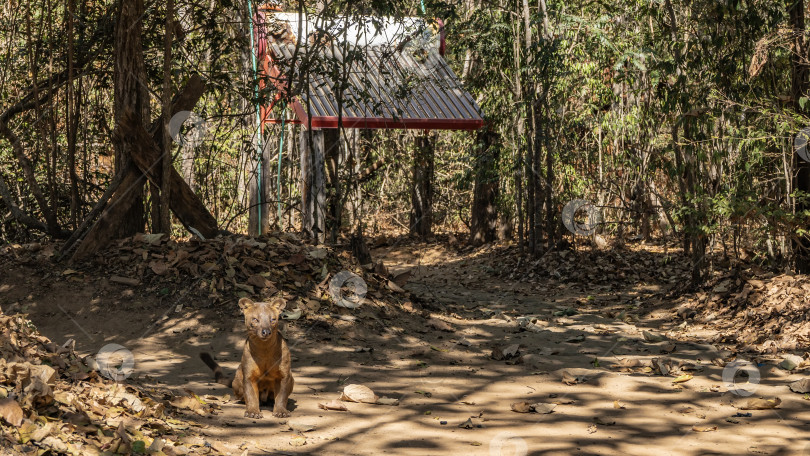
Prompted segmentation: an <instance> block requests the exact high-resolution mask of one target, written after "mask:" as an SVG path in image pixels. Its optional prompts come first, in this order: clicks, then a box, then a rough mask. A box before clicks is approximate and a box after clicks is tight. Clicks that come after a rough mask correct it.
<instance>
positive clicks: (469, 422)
mask: <svg viewBox="0 0 810 456" xmlns="http://www.w3.org/2000/svg"><path fill="white" fill-rule="evenodd" d="M458 427H460V428H462V429H472V428H474V427H475V425H474V424H473V422H472V418H467V421H465V422H463V423H461V424H459V425H458Z"/></svg>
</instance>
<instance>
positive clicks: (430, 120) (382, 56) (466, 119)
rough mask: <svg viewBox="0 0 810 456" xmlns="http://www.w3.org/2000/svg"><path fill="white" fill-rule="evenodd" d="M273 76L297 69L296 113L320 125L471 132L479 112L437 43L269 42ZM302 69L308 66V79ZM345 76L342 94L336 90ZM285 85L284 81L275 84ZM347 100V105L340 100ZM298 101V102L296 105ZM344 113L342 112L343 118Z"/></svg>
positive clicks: (479, 121)
mask: <svg viewBox="0 0 810 456" xmlns="http://www.w3.org/2000/svg"><path fill="white" fill-rule="evenodd" d="M267 49H268V50H269V55H268V57H269V58H270V62H269V63H270V65H271V68H272V70H271V71H270V73H271V74H274V73H275V74H276V75H278V74H279V73H277V72H276V71H278V72H280V74H281V75H286V74H287V73H288V71H289V69H290V66H291V65H293V64H295V68H294V72H295V74H296V80H297V79H298V78H301V77H308V79H309V80H308V81H306V80H305V81H303V83H302V84H295V83H294V84H293V87H296V86H297V85H298V86H299V90H300V93H297V94H296V98H297V99H296V100H295V102H294V103H293V104H294V106H293V109H294V112H295V113H296V116H297V117H298V119H299V120H300V121H302V122H308V121H309V119H308V118H309V117H311V118H312V119H311V120H312V126H313V127H315V128H336V127H337V126H338V117H340V123H341V124H342V125H343V127H345V128H418V129H451V130H465V129H469V130H473V129H478V128H481V126H483V119H482V117H481V114H480V108H479V107H478V105H477V104H476V103H475V100H473V98H472V96H471V95H470V94H469V93H467V92H466V91H465V90H464V89H463V88H462V87H461V84H460V82H459V80H458V78H456V76H455V74H454V73H453V71H452V70H451V69H450V67H449V66H448V64H447V62H445V60H444V59H443V58H442V56H441V55H439V51H438V49H437V48H436V47H434V46H424V47H423V46H403V45H401V42H400V44H399V45H374V44H366V45H363V46H359V45H356V44H350V43H336V42H335V41H334V39H333V41H332V42H330V43H326V44H320V45H316V46H303V45H302V46H301V47H299V49H298V54H297V55H296V59H295V60H296V62H293V55H294V54H295V49H296V45H295V44H291V43H289V42H284V41H281V40H275V39H274V38H273V37H272V36H270V37H268V43H267ZM302 67H306V69H307V71H305V72H304V73H305V74H304V75H303V76H302V75H301V74H300V73H301V71H302ZM343 79H345V86H344V90H343V96H342V97H338V95H337V92H338V90H337V87H336V85H337V84H339V83H340V81H341V80H343ZM276 82H277V84H278V86H279V87H281V86H282V82H281V81H280V80H278V81H276ZM338 98H341V101H342V103H339V101H338ZM296 104H297V105H296ZM338 111H340V115H339V114H338Z"/></svg>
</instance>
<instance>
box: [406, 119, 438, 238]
mask: <svg viewBox="0 0 810 456" xmlns="http://www.w3.org/2000/svg"><path fill="white" fill-rule="evenodd" d="M411 185H412V187H411V214H410V221H409V224H410V227H411V233H412V234H417V235H419V236H422V237H425V236H429V235H430V234H431V232H432V230H433V226H432V225H433V144H432V143H431V141H430V136H428V133H427V132H426V133H425V134H424V136H419V137H417V138H416V153H415V154H414V158H413V182H412V184H411Z"/></svg>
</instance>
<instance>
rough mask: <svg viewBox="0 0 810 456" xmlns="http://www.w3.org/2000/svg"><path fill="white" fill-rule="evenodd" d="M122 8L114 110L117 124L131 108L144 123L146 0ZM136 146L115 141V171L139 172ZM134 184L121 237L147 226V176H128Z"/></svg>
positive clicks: (146, 112)
mask: <svg viewBox="0 0 810 456" xmlns="http://www.w3.org/2000/svg"><path fill="white" fill-rule="evenodd" d="M120 4H121V10H120V12H119V16H118V24H117V25H116V28H115V69H114V74H113V80H114V98H115V101H114V110H115V125H118V123H119V122H120V120H121V116H122V115H123V113H124V112H125V111H127V110H132V111H133V112H134V113H135V115H136V118H137V119H138V121H139V122H140V123H141V125H143V122H144V120H145V119H149V92H148V90H147V85H146V83H147V79H146V66H145V65H144V60H143V46H142V44H141V20H142V17H143V14H144V6H143V0H130V1H124V0H122V1H121V2H120ZM131 155H132V146H131V145H129V144H126V143H116V144H115V172H116V174H120V173H123V172H125V170H127V169H131V170H133V172H135V166H134V165H130V164H129V163H130V162H131ZM126 182H127V183H131V184H132V187H131V188H127V187H125V188H124V190H125V191H128V192H130V194H131V197H132V204H131V205H129V206H130V207H129V209H128V210H127V211H126V212H125V213H122V214H121V219H120V222H121V223H120V229H119V231H118V233H117V235H118V236H119V237H126V236H131V235H133V234H135V233H138V232H141V231H143V229H144V224H145V218H144V205H143V185H144V182H145V180H143V179H128V180H127V181H126Z"/></svg>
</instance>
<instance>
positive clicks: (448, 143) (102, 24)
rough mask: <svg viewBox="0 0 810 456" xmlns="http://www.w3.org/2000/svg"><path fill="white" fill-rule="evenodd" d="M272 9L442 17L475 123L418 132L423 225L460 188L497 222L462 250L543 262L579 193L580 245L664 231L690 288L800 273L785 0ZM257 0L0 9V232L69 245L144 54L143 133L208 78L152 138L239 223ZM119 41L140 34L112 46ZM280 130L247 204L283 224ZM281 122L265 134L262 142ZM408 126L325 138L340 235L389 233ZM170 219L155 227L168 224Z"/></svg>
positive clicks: (800, 14)
mask: <svg viewBox="0 0 810 456" xmlns="http://www.w3.org/2000/svg"><path fill="white" fill-rule="evenodd" d="M288 3H290V4H288V5H284V8H285V10H288V11H301V12H310V13H313V14H315V13H317V14H320V15H323V16H325V17H330V16H334V17H337V16H361V15H375V16H394V17H401V16H425V17H438V18H442V19H443V21H444V23H445V26H446V33H447V45H448V52H447V55H446V58H447V60H448V62H449V63H450V64H451V66H452V67H453V69H454V70H455V72H456V74H457V75H458V76H459V77H460V78H461V80H462V81H463V83H464V85H465V87H466V88H467V90H469V91H470V92H471V93H472V95H473V96H474V97H475V99H476V101H477V102H478V103H479V105H480V106H481V108H482V111H483V113H484V115H485V117H486V120H487V122H488V126H487V132H486V134H481V133H479V134H475V133H470V132H455V133H450V132H433V133H431V134H430V140H431V141H433V143H434V153H435V170H436V172H435V176H434V179H435V181H434V195H433V204H434V208H433V210H434V230H436V231H439V230H449V231H454V232H459V231H467V232H468V231H469V225H470V224H471V210H472V206H473V205H472V203H473V200H474V195H473V193H475V192H486V193H485V194H486V195H487V198H488V200H490V201H492V202H494V205H495V208H496V209H497V221H498V222H497V227H495V226H487V227H485V229H483V230H482V231H481V230H479V231H481V232H480V233H473V234H474V235H473V236H471V237H470V240H471V242H487V241H491V240H494V239H495V238H496V237H500V238H501V239H504V240H512V241H515V242H516V243H517V244H518V245H519V246H520V248H521V249H522V250H523V251H524V252H526V253H528V254H533V255H541V254H543V253H544V252H546V251H547V250H548V249H551V248H555V247H558V246H560V245H561V244H563V243H564V242H563V239H564V238H569V239H570V236H571V234H570V233H569V232H568V231H566V230H565V228H564V227H563V220H562V218H561V216H562V209H563V207H564V206H565V205H566V204H567V203H568V202H569V201H571V200H574V199H585V200H588V201H592V202H593V203H594V205H595V206H597V207H599V208H600V209H601V213H602V220H603V223H602V224H601V225H600V228H599V230H598V232H597V234H596V235H595V236H591V237H590V241H589V242H593V243H595V244H597V245H601V244H603V243H606V242H610V243H613V244H614V245H615V246H616V247H620V246H621V245H622V244H623V243H625V242H629V241H633V240H644V241H649V240H652V239H654V238H664V239H667V240H669V241H677V242H678V243H679V245H681V246H682V247H683V249H684V253H685V254H687V255H690V256H691V258H692V263H693V272H692V276H693V279H694V280H700V279H701V277H702V276H703V274H704V273H705V270H706V268H707V267H708V266H707V261H706V259H705V258H706V257H705V253H706V252H713V253H718V254H720V255H722V256H723V257H724V258H725V259H726V260H728V261H736V260H738V259H742V260H754V261H758V262H760V263H762V264H766V265H769V266H772V267H778V268H783V267H792V268H797V269H799V270H802V269H805V268H806V264H807V261H806V260H804V257H805V256H807V255H806V254H805V252H804V249H803V244H804V242H803V239H804V237H805V236H806V235H807V231H806V227H807V226H808V225H807V222H808V220H807V219H808V217H807V211H806V210H804V209H805V208H806V207H807V193H806V192H807V191H808V190H809V189H810V175H807V173H808V170H807V169H806V167H807V166H808V165H807V164H806V163H805V162H804V161H802V160H801V158H800V157H799V156H797V154H796V153H795V150H794V145H793V144H794V137H795V136H796V134H797V133H798V132H799V131H800V130H801V129H802V128H803V127H804V126H806V123H807V117H806V113H807V109H810V106H808V100H810V98H809V97H810V91H808V89H810V54H809V53H810V47H808V43H807V38H808V37H807V31H806V28H805V19H806V11H805V5H804V2H803V0H799V1H797V0H784V1H762V0H720V1H718V0H691V1H681V2H673V1H670V0H643V1H642V0H622V1H618V2H589V1H558V0H538V1H529V0H522V1H521V0H517V1H508V2H506V1H477V0H472V1H460V2H444V1H442V2H438V1H431V0H428V1H424V2H414V1H408V2H388V1H385V2H381V1H351V2H349V1H331V2H327V1H322V2H317V3H315V2H304V1H300V2H297V3H293V2H288ZM256 6H257V5H256V4H255V3H253V4H251V5H249V4H248V3H247V2H246V1H242V0H234V1H231V0H221V1H216V0H209V1H184V0H178V1H169V2H165V1H160V2H158V1H145V2H144V1H142V0H133V1H127V0H124V1H123V2H116V1H95V0H66V1H62V2H55V1H52V0H35V1H30V2H21V1H16V0H10V1H6V2H5V3H4V4H3V5H2V6H0V42H2V46H0V163H2V168H0V215H1V216H2V219H0V239H1V240H2V241H4V242H11V241H21V240H26V239H32V238H35V237H39V236H41V235H42V234H46V235H48V236H50V237H54V238H68V237H70V236H71V234H72V233H74V232H75V231H77V230H79V231H82V230H85V229H87V226H86V225H87V224H86V223H83V222H86V220H87V219H88V218H92V217H95V216H97V215H98V214H97V211H96V212H95V213H94V208H96V207H97V205H98V202H99V201H100V200H102V199H103V197H104V195H105V192H106V191H107V190H108V188H109V187H110V185H111V184H112V183H113V182H114V180H115V176H116V173H119V174H120V173H121V172H122V171H121V169H122V168H123V166H124V164H123V163H122V159H121V156H122V155H121V148H122V146H121V145H120V144H118V145H116V144H115V140H114V136H115V133H114V132H115V130H116V124H117V122H118V121H119V120H120V117H119V115H118V111H119V109H118V108H120V106H119V107H118V108H117V107H116V103H121V102H122V97H121V93H124V92H122V91H121V85H122V84H124V83H125V82H126V79H127V78H126V77H122V76H121V75H120V74H117V71H120V69H121V68H122V62H123V63H125V62H128V61H129V62H143V64H142V66H141V65H134V66H133V67H132V68H135V70H136V71H137V72H138V73H140V74H137V75H135V76H137V77H136V80H137V83H136V84H135V86H136V87H137V89H135V91H136V92H140V96H141V98H140V101H139V102H138V103H135V104H137V105H138V106H139V110H140V114H141V115H142V116H143V118H144V119H145V122H146V123H151V122H158V125H159V123H160V121H161V118H162V117H161V114H160V113H161V108H162V107H166V106H167V103H168V102H169V99H170V98H171V97H172V96H173V95H174V94H176V93H177V92H178V91H179V90H180V88H181V87H183V86H184V84H186V82H187V81H188V80H189V78H190V77H191V75H192V74H199V75H201V76H202V78H203V79H204V80H205V81H206V85H205V91H204V93H203V96H202V98H201V101H200V102H199V103H198V104H197V105H196V107H195V108H194V112H195V113H196V114H198V115H199V116H200V117H199V118H197V119H196V120H195V122H192V123H187V124H186V125H185V126H184V127H183V128H184V129H183V132H182V135H183V137H184V138H186V140H185V141H175V142H172V141H165V142H164V145H165V144H172V149H171V150H172V152H173V154H174V158H173V160H172V164H173V166H174V167H175V168H176V169H177V170H178V171H179V172H180V173H181V174H182V176H183V177H184V179H185V180H186V182H187V183H188V184H189V186H190V187H191V188H192V189H193V190H194V191H195V192H196V193H197V194H198V195H199V196H200V198H201V199H202V201H203V203H204V204H205V206H206V207H207V208H208V209H209V210H210V211H211V213H212V214H213V215H214V217H215V218H216V220H217V221H218V225H219V228H220V229H222V230H227V231H231V232H244V233H247V232H249V220H250V211H251V208H252V207H253V206H255V203H252V202H251V196H250V194H249V192H248V189H249V187H250V184H249V181H250V180H251V176H252V175H254V174H255V168H256V163H255V144H256V125H255V121H256V120H255V105H256V103H257V102H263V101H264V100H266V99H268V98H269V97H272V96H273V94H272V93H271V92H267V93H265V92H256V91H255V90H254V87H255V86H256V84H255V83H256V81H255V79H254V76H253V73H252V72H251V68H250V64H249V55H250V46H251V44H250V33H249V30H250V28H249V27H250V13H249V11H251V8H256ZM127 9H130V11H129V12H128V13H127V14H122V11H124V10H127ZM122 17H125V18H129V20H130V22H128V23H126V24H124V25H126V26H127V27H123V26H122V20H123V19H122ZM133 35H134V36H137V37H139V38H140V39H139V40H137V41H139V42H138V43H136V45H134V46H133V47H130V48H128V49H121V46H120V44H121V43H130V44H132V42H131V41H126V39H125V38H126V37H127V36H129V37H131V36H133ZM116 43H118V45H117V44H116ZM124 51H126V53H125V52H124ZM128 71H129V70H128ZM122 81H124V82H122ZM144 100H145V101H144ZM167 120H168V119H164V122H165V124H166V125H168V122H167ZM195 126H196V131H190V130H194V129H195ZM284 128H285V129H286V130H287V131H285V132H284V136H285V138H288V139H287V142H286V148H285V149H284V153H283V154H282V157H281V158H282V163H281V170H282V172H281V178H280V180H279V181H278V182H280V184H281V185H280V188H277V185H278V184H277V181H275V180H273V181H271V182H268V189H267V200H266V201H267V204H269V205H271V206H272V207H273V208H275V205H276V204H277V203H278V202H279V200H280V202H281V207H282V211H281V218H280V219H279V218H278V215H277V213H276V212H275V210H272V211H270V214H269V217H270V219H269V222H268V223H269V224H270V225H272V226H275V227H276V228H282V229H293V230H296V229H298V228H299V224H300V220H299V213H300V212H299V211H300V209H299V208H298V206H297V205H298V204H299V203H300V191H299V188H298V184H297V182H298V173H299V168H298V167H299V164H298V152H297V150H298V149H297V140H298V135H296V134H294V131H293V129H294V128H295V127H293V126H290V125H287V126H285V127H284ZM281 133H282V132H281V127H278V126H276V127H273V129H272V130H271V131H270V132H268V136H269V137H275V138H278V137H280V136H281ZM420 134H421V132H404V131H376V132H371V133H368V132H366V133H364V134H362V133H361V134H356V133H354V132H348V131H344V132H342V135H343V137H344V138H345V146H346V148H347V149H352V150H353V151H354V153H355V154H357V156H358V157H360V160H362V163H363V167H362V168H366V167H368V168H369V169H371V170H372V172H369V174H368V175H364V176H363V179H362V180H359V179H356V176H355V175H354V174H353V173H349V172H343V171H341V178H342V179H344V180H346V181H347V183H349V184H351V183H352V182H354V183H359V185H358V188H357V190H356V191H357V194H356V195H355V197H354V199H353V200H352V201H353V203H354V205H353V206H352V208H351V214H352V216H351V217H350V218H349V222H348V223H347V226H345V227H343V228H344V233H350V232H354V231H355V230H356V228H357V227H358V226H359V227H362V228H364V229H365V230H366V232H367V233H368V232H372V233H373V232H380V231H381V230H384V229H404V230H407V229H408V225H409V221H408V214H409V207H410V204H411V201H410V199H411V188H410V180H411V174H412V165H413V163H412V159H413V158H412V157H413V156H414V153H413V152H414V147H415V146H414V144H415V141H414V139H415V137H416V136H418V135H420ZM195 135H196V136H195ZM188 138H193V140H189V139H188ZM482 143H486V144H487V147H482ZM274 144H275V143H274ZM164 175H166V174H164ZM157 187H159V186H157V185H152V184H148V185H147V187H146V189H145V190H144V192H143V195H142V196H141V197H140V201H141V203H140V204H141V206H140V209H139V210H140V212H139V214H140V215H138V216H137V217H136V221H135V222H136V223H135V224H134V227H132V231H133V232H134V231H153V232H166V231H168V230H170V229H172V228H171V227H170V228H168V229H167V228H166V223H165V220H166V217H167V216H166V213H167V212H166V211H161V204H160V203H161V196H160V192H159V190H160V189H159V188H157ZM164 203H165V202H164ZM165 206H166V204H164V207H165ZM161 220H163V221H164V222H163V223H161ZM83 225H84V226H83ZM349 225H353V226H349ZM161 227H163V228H161ZM181 228H182V227H181V225H180V224H178V223H176V222H175V223H174V225H173V229H174V230H175V234H178V235H180V234H183V233H184V232H183V231H182V229H181Z"/></svg>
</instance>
